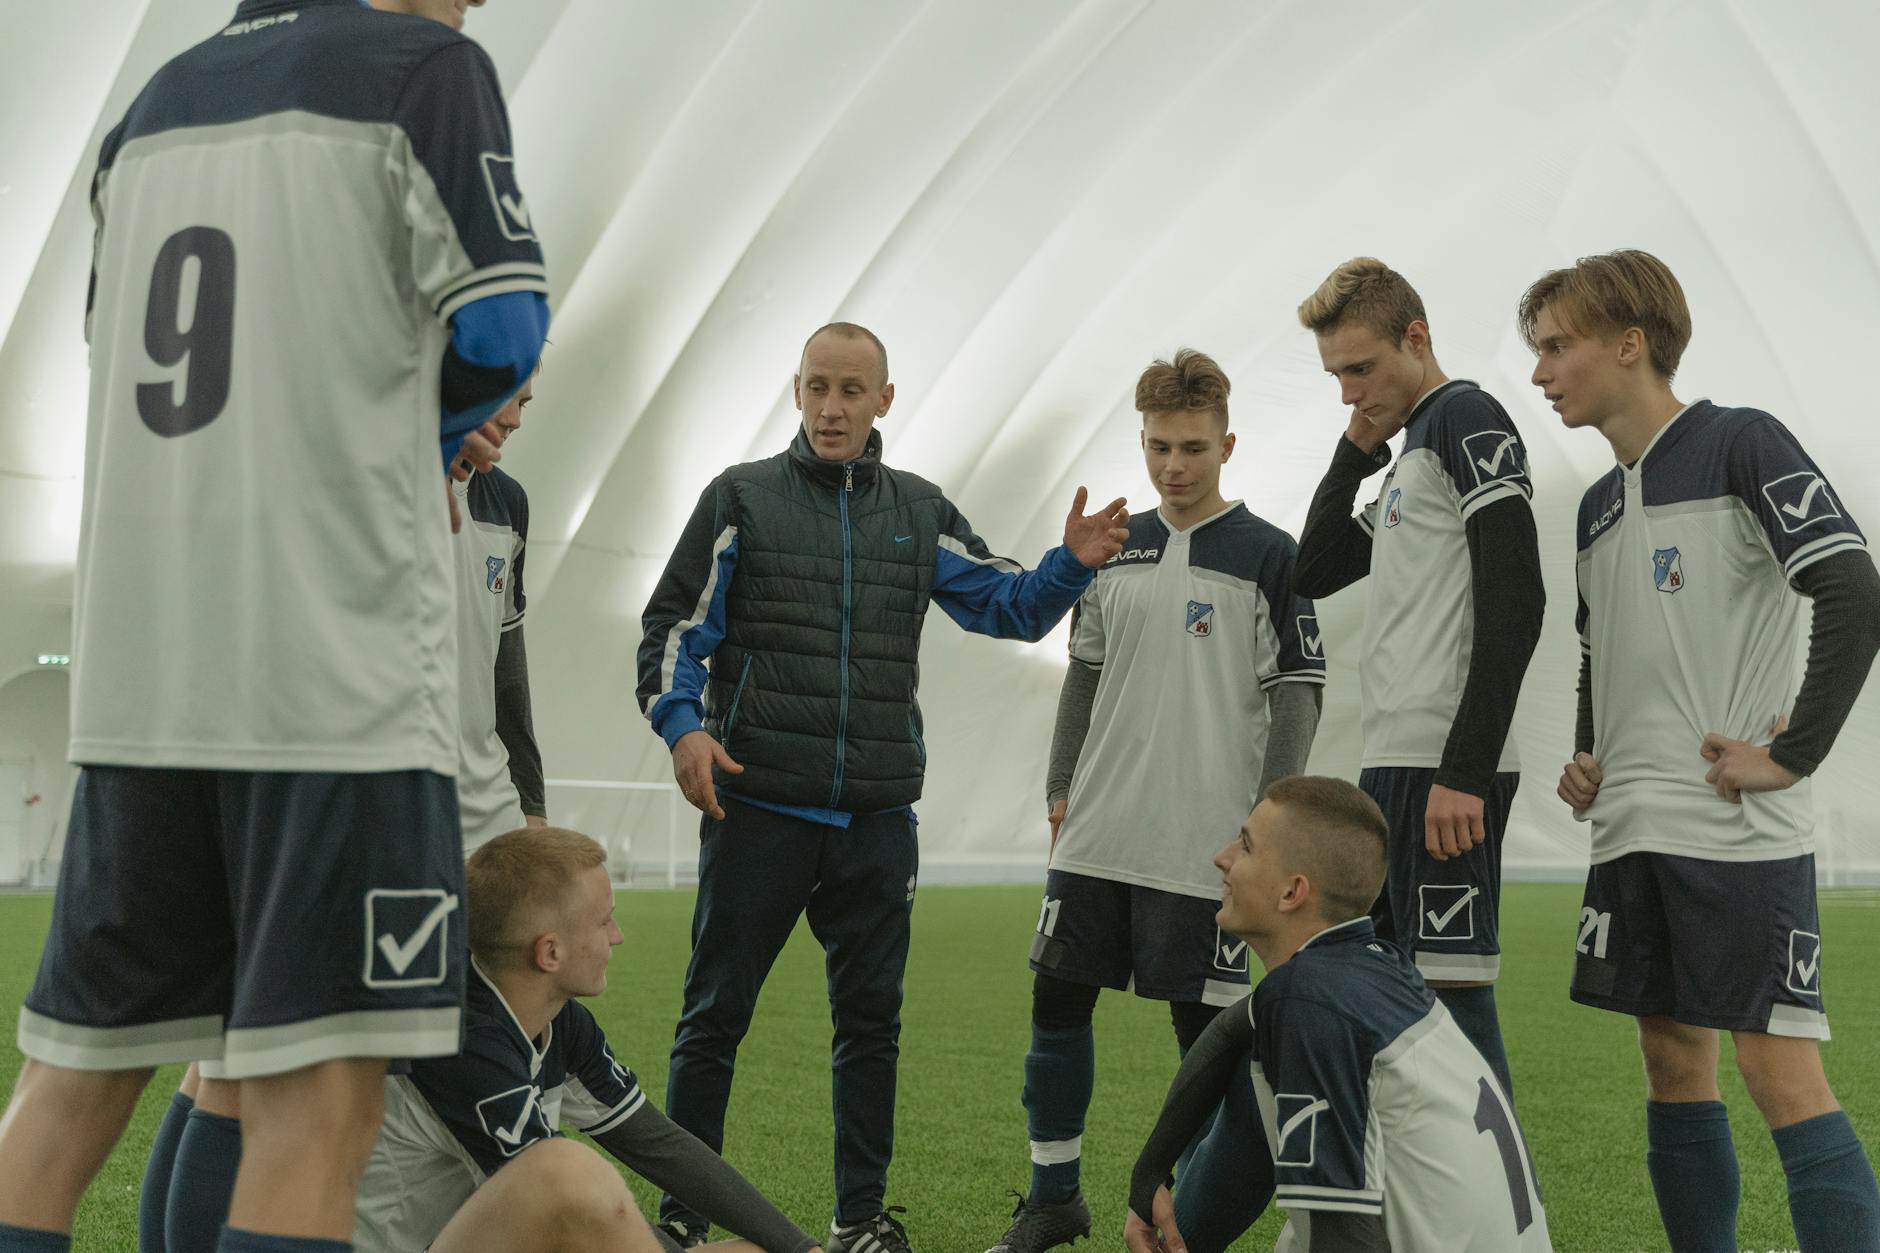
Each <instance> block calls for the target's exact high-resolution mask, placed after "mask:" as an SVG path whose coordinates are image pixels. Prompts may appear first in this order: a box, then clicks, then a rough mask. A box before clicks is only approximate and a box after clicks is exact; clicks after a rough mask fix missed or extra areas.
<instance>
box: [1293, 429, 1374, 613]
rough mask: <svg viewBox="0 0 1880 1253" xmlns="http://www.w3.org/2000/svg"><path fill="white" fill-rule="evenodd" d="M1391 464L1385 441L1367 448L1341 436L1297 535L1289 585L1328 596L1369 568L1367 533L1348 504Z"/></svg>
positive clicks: (1312, 594)
mask: <svg viewBox="0 0 1880 1253" xmlns="http://www.w3.org/2000/svg"><path fill="white" fill-rule="evenodd" d="M1389 464H1390V449H1389V448H1388V447H1380V448H1379V449H1378V451H1377V453H1376V454H1371V453H1366V452H1362V451H1360V450H1359V448H1358V446H1357V445H1356V444H1354V443H1352V442H1351V441H1350V440H1348V439H1346V438H1345V437H1344V436H1342V435H1341V436H1339V438H1338V447H1337V449H1336V450H1335V451H1334V452H1333V453H1332V464H1331V466H1330V467H1329V468H1328V469H1327V470H1326V471H1325V477H1324V478H1322V479H1320V480H1319V486H1318V490H1317V491H1315V492H1313V493H1312V504H1311V506H1310V507H1309V508H1307V510H1306V525H1305V529H1304V530H1303V531H1301V532H1300V535H1299V556H1298V560H1297V562H1296V564H1295V565H1294V568H1293V590H1294V591H1296V592H1298V593H1299V594H1300V595H1301V596H1306V597H1310V598H1313V599H1317V598H1318V597H1321V596H1330V595H1331V594H1332V593H1333V592H1336V591H1337V590H1338V589H1339V588H1341V587H1348V586H1349V585H1351V584H1353V583H1356V582H1357V581H1358V580H1359V579H1361V578H1363V577H1364V576H1365V575H1367V574H1369V573H1370V572H1371V537H1370V535H1369V534H1367V533H1366V532H1365V529H1364V527H1363V526H1361V525H1360V524H1359V522H1358V520H1357V519H1356V518H1354V517H1352V516H1351V506H1352V503H1353V502H1354V501H1355V500H1356V499H1357V495H1358V487H1359V485H1360V484H1362V483H1363V482H1364V480H1365V479H1367V478H1369V477H1370V476H1371V475H1373V474H1376V473H1377V472H1378V471H1379V470H1381V469H1383V468H1384V467H1385V466H1387V465H1389Z"/></svg>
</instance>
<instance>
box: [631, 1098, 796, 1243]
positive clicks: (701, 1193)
mask: <svg viewBox="0 0 1880 1253" xmlns="http://www.w3.org/2000/svg"><path fill="white" fill-rule="evenodd" d="M594 1142H595V1143H596V1144H599V1145H600V1146H601V1147H602V1148H604V1149H606V1150H607V1151H608V1152H609V1153H611V1154H613V1155H614V1156H615V1157H617V1158H619V1159H620V1161H621V1162H622V1163H624V1164H625V1165H626V1167H627V1169H629V1170H631V1171H633V1172H634V1173H635V1174H637V1175H640V1176H641V1177H643V1178H644V1179H646V1181H647V1182H649V1183H651V1184H652V1185H653V1186H655V1187H657V1188H660V1189H661V1190H663V1191H665V1192H669V1193H671V1194H672V1195H673V1196H675V1197H677V1198H678V1199H679V1200H680V1201H682V1202H683V1203H684V1204H685V1205H687V1206H688V1207H690V1208H692V1209H694V1210H697V1211H698V1212H699V1213H700V1214H703V1215H704V1216H705V1217H706V1219H707V1220H709V1221H711V1222H713V1223H716V1224H717V1225H718V1226H720V1227H723V1228H724V1229H725V1230H726V1231H729V1232H731V1233H732V1234H733V1235H736V1236H741V1237H743V1238H744V1239H746V1240H749V1241H750V1242H751V1243H752V1244H755V1245H756V1246H757V1247H758V1248H760V1249H763V1250H764V1253H808V1250H810V1249H813V1248H815V1247H816V1244H817V1242H816V1239H815V1237H813V1236H810V1235H808V1234H807V1233H805V1232H804V1231H803V1230H802V1229H801V1228H800V1227H798V1226H797V1225H796V1224H795V1223H793V1222H791V1221H790V1220H789V1219H788V1218H786V1217H785V1216H784V1214H783V1211H781V1210H779V1209H778V1208H777V1207H776V1206H775V1205H772V1204H771V1203H770V1201H769V1200H768V1199H766V1198H765V1196H764V1194H763V1193H761V1192H759V1191H758V1190H757V1189H756V1187H754V1186H753V1185H752V1184H751V1182H750V1180H748V1179H746V1178H745V1177H744V1176H743V1175H741V1174H739V1173H738V1171H737V1168H736V1167H734V1166H732V1165H731V1163H729V1162H727V1161H726V1160H725V1159H724V1158H722V1157H720V1156H718V1154H716V1153H714V1152H712V1151H711V1150H710V1149H709V1148H707V1147H705V1145H704V1143H703V1142H702V1141H700V1140H699V1139H698V1138H697V1137H696V1136H694V1135H693V1134H692V1133H691V1132H689V1131H687V1130H685V1129H684V1128H683V1127H681V1126H679V1124H677V1123H675V1122H673V1121H672V1120H671V1119H670V1118H668V1117H666V1115H665V1114H664V1113H662V1112H661V1111H660V1110H659V1109H658V1108H657V1107H656V1106H654V1105H653V1103H652V1102H651V1101H648V1102H646V1103H645V1104H643V1105H641V1106H640V1108H639V1109H638V1110H636V1111H634V1113H633V1116H632V1117H630V1118H628V1119H627V1120H626V1121H625V1122H623V1123H621V1124H620V1125H619V1126H618V1127H615V1128H614V1129H613V1130H612V1131H606V1132H602V1133H601V1134H600V1135H597V1136H595V1137H594Z"/></svg>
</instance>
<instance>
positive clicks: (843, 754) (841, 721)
mask: <svg viewBox="0 0 1880 1253" xmlns="http://www.w3.org/2000/svg"><path fill="white" fill-rule="evenodd" d="M854 490H855V466H854V464H853V463H851V464H849V465H846V466H843V467H842V493H841V495H839V496H837V497H836V510H837V512H838V513H839V514H840V515H841V517H842V676H841V683H842V686H841V688H840V689H839V690H840V691H841V694H842V695H841V702H840V703H839V704H838V705H837V707H836V773H835V782H834V784H833V785H832V786H831V787H830V789H829V807H830V808H831V809H834V808H835V807H836V803H837V801H838V800H839V799H840V798H841V796H842V766H843V762H844V760H845V759H846V758H847V757H848V734H849V610H850V608H851V606H850V600H851V598H852V595H853V591H852V583H853V573H854V571H853V564H854V557H853V554H852V553H851V551H850V543H849V495H850V493H852V492H854Z"/></svg>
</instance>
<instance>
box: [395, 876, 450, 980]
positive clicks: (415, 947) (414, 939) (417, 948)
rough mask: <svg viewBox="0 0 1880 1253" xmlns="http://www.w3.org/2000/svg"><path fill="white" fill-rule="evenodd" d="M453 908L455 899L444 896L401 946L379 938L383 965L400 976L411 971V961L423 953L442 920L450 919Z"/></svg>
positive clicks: (442, 922)
mask: <svg viewBox="0 0 1880 1253" xmlns="http://www.w3.org/2000/svg"><path fill="white" fill-rule="evenodd" d="M455 908H457V898H456V897H454V896H446V897H445V898H444V899H443V900H441V901H439V902H438V903H437V904H436V905H435V906H433V907H432V909H431V912H430V913H428V914H426V915H425V917H424V921H423V922H422V923H419V924H418V929H417V930H416V931H414V932H413V933H412V935H411V938H410V939H409V940H406V941H405V942H404V943H403V944H400V943H399V942H398V941H396V940H394V939H393V938H392V937H391V936H389V935H381V936H380V937H379V952H381V953H383V954H385V964H386V965H388V966H390V967H391V968H392V973H393V974H397V975H402V974H404V973H405V972H406V971H407V970H409V969H411V962H412V959H413V958H415V957H417V955H418V954H419V953H421V952H423V951H424V946H425V945H426V944H429V943H430V942H431V933H432V932H434V931H436V930H437V929H438V928H439V927H440V926H442V925H443V924H444V919H446V918H448V917H450V911H451V910H453V909H455Z"/></svg>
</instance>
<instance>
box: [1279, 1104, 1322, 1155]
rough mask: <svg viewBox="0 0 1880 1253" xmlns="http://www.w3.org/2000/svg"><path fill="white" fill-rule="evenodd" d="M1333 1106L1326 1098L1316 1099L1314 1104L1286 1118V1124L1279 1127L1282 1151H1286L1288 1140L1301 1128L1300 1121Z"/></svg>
mask: <svg viewBox="0 0 1880 1253" xmlns="http://www.w3.org/2000/svg"><path fill="white" fill-rule="evenodd" d="M1331 1107H1332V1103H1331V1102H1330V1101H1325V1100H1318V1101H1314V1102H1312V1104H1310V1105H1308V1106H1306V1107H1305V1108H1304V1109H1302V1110H1300V1111H1299V1112H1298V1113H1297V1114H1294V1115H1293V1116H1292V1117H1291V1118H1288V1119H1287V1120H1286V1125H1285V1126H1283V1127H1281V1128H1280V1129H1279V1145H1280V1152H1282V1153H1284V1152H1285V1151H1286V1141H1288V1140H1290V1139H1292V1133H1293V1132H1295V1131H1297V1130H1299V1124H1300V1123H1302V1122H1306V1121H1307V1120H1309V1119H1310V1118H1311V1117H1312V1115H1314V1114H1316V1113H1318V1112H1319V1111H1320V1110H1322V1109H1330V1108H1331Z"/></svg>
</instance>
